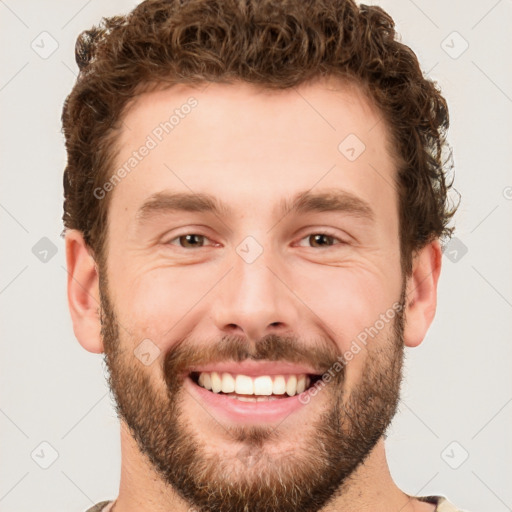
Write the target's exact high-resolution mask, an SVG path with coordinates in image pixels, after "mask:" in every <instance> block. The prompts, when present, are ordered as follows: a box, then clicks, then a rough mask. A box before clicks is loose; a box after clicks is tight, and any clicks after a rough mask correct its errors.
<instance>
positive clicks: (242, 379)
mask: <svg viewBox="0 0 512 512" xmlns="http://www.w3.org/2000/svg"><path fill="white" fill-rule="evenodd" d="M214 368H215V369H214ZM308 370H309V371H308ZM321 377H322V375H321V374H318V373H314V372H311V371H310V369H308V368H305V367H297V366H293V365H280V364H270V363H269V364H256V363H254V364H253V363H248V364H244V363H241V364H237V365H232V364H229V365H216V366H215V367H204V368H197V369H193V371H191V372H190V373H189V374H188V376H187V378H186V379H185V388H186V389H187V391H188V392H189V393H190V394H191V395H192V396H193V398H195V400H196V401H197V402H199V403H200V404H201V405H202V406H203V408H204V409H205V410H207V411H208V412H209V413H210V415H211V416H213V417H214V418H216V419H224V420H226V421H228V422H231V423H233V422H235V423H238V424H240V423H242V424H243V423H246V424H248V423H250V424H255V423H258V424H261V423H275V422H282V421H283V420H284V419H285V418H286V417H287V416H289V415H290V414H292V413H294V412H295V411H299V410H301V409H304V408H305V407H304V406H305V405H306V404H309V403H310V401H312V400H311V397H309V396H306V394H307V392H308V390H309V389H311V388H312V387H313V386H314V385H315V383H316V382H317V381H318V380H320V379H321ZM306 409H307V408H306Z"/></svg>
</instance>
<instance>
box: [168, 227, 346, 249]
mask: <svg viewBox="0 0 512 512" xmlns="http://www.w3.org/2000/svg"><path fill="white" fill-rule="evenodd" d="M189 235H194V236H200V237H203V238H205V239H207V240H209V238H208V237H207V236H206V235H201V234H199V233H184V234H182V235H178V236H175V237H174V238H172V239H171V240H169V241H168V242H166V245H176V244H173V243H172V242H174V241H175V240H178V241H179V239H180V238H183V237H186V236H189ZM314 235H321V236H326V237H329V238H332V239H333V240H337V241H338V242H339V243H338V244H332V245H326V246H324V247H326V248H329V247H332V246H333V245H346V244H347V242H345V241H344V240H342V239H341V238H338V237H337V236H335V235H333V234H331V233H328V232H326V231H318V232H317V231H315V232H311V233H309V234H308V235H305V236H303V237H302V238H301V239H300V240H299V241H300V242H301V241H302V240H304V239H306V238H309V237H312V236H314ZM179 247H180V248H181V249H187V250H193V249H191V248H189V247H181V246H179ZM202 247H204V246H198V248H202ZM207 247H211V245H210V246H207ZM301 247H302V246H301ZM311 248H312V249H317V247H311Z"/></svg>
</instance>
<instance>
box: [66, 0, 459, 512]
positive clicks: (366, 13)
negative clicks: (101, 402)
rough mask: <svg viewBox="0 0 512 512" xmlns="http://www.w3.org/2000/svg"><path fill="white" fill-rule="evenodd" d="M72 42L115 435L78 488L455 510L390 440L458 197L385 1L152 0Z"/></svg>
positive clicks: (169, 503)
mask: <svg viewBox="0 0 512 512" xmlns="http://www.w3.org/2000/svg"><path fill="white" fill-rule="evenodd" d="M76 56H77V62H78V64H79V67H80V75H79V77H78V80H77V83H76V85H75V87H74V89H73V91H72V92H71V94H70V96H69V97H68V98H67V100H66V103H65V106H64V111H63V125H64V133H65V136H66V147H67V151H68V164H67V168H66V171H65V176H64V189H65V204H64V210H65V212H64V222H65V226H66V249H67V264H68V271H69V280H68V300H69V306H70V311H71V315H72V319H73V326H74V332H75V334H76V337H77V338H78V340H79V342H80V343H81V344H82V346H83V347H84V348H85V349H86V350H88V351H90V352H94V353H101V352H104V353H105V361H106V363H107V366H108V369H109V385H110V388H111V389H112V392H113V394H114V397H115V400H116V406H117V407H116V408H117V413H118V415H119V418H120V420H121V446H122V470H121V485H120V489H119V495H118V497H117V499H115V500H111V501H104V502H102V503H98V504H97V505H96V506H95V507H93V508H91V509H90V511H100V510H104V511H110V512H132V511H153V512H160V511H162V512H163V511H173V512H181V511H183V512H185V511H218V512H228V511H230V512H231V511H233V512H238V511H239V512H242V511H244V512H253V511H254V512H256V511H284V512H291V511H323V512H333V511H353V512H356V511H357V512H362V511H370V510H371V511H372V512H379V511H381V512H383V511H387V512H388V511H390V510H392V511H402V512H412V511H416V512H420V511H433V510H437V511H439V512H448V511H454V510H457V509H456V508H455V507H454V506H453V505H451V504H450V503H449V502H448V501H447V500H446V498H444V497H440V496H437V497H433V496H432V497H415V496H409V495H407V494H406V493H404V492H402V491H401V490H400V489H399V488H398V486H397V485H396V484H395V483H394V482H393V480H392V478H391V475H390V472H389V469H388V466H387V463H386V456H385V449H384V439H385V433H386V430H387V428H388V426H389V424H390V422H391V420H392V418H393V416H394V414H395V411H396V407H397V403H398V400H399V391H400V382H401V376H402V372H401V369H402V359H403V351H404V347H405V346H408V347H415V346H417V345H419V344H420V343H421V342H422V340H423V339H424V337H425V334H426V332H427V330H428V328H429V326H430V324H431V322H432V320H433V318H434V314H435V309H436V293H437V283H438V278H439V274H440V267H441V248H440V239H441V238H442V237H449V236H450V234H451V233H452V231H453V228H449V227H448V222H449V220H450V218H451V217H452V216H453V214H454V210H449V209H448V207H447V192H448V189H449V185H448V184H447V183H446V181H445V172H446V168H445V166H444V161H443V157H442V155H443V151H444V150H445V149H446V146H447V145H446V142H445V132H446V129H447V128H448V110H447V106H446V102H445V100H444V99H443V97H442V96H441V94H440V92H439V90H438V89H437V87H436V86H435V84H433V83H432V82H431V81H429V80H427V79H425V78H424V77H423V76H422V73H421V71H420V68H419V65H418V62H417V59H416V57H415V55H414V53H413V52H412V51H411V50H410V49H409V48H408V47H406V46H404V45H403V44H401V43H399V42H397V41H396V40H395V32H394V28H393V21H392V19H391V18H390V17H389V16H388V15H387V14H386V13H385V12H384V11H383V10H381V9H380V8H378V7H367V6H360V7H358V6H357V5H356V4H354V3H353V2H352V1H346V0H321V1H315V2H289V1H281V0H273V1H261V0H253V1H251V0H248V1H247V2H240V1H235V0H222V1H220V0H218V1H214V0H189V1H181V2H178V1H172V0H170V1H164V0H157V1H147V2H143V3H142V4H140V5H139V6H138V7H136V8H135V9H134V11H133V12H132V13H130V14H129V15H128V16H126V17H115V18H111V19H106V20H104V21H103V24H102V25H101V26H100V27H97V28H93V29H92V30H90V31H88V32H85V33H83V34H82V35H81V36H80V37H79V39H78V42H77V49H76Z"/></svg>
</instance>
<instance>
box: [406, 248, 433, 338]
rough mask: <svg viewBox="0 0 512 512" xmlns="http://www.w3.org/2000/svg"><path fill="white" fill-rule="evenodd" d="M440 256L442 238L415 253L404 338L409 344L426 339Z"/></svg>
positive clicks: (407, 300) (408, 288)
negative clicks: (440, 240)
mask: <svg viewBox="0 0 512 512" xmlns="http://www.w3.org/2000/svg"><path fill="white" fill-rule="evenodd" d="M441 260H442V251H441V245H440V243H439V240H434V241H433V242H431V243H429V244H428V245H426V246H425V247H423V248H422V249H420V250H419V251H418V252H417V253H416V254H415V256H414V259H413V270H412V274H411V276H410V277H409V278H408V279H407V287H406V297H405V304H406V306H405V327H404V342H405V345H406V346H407V347H417V346H418V345H419V344H420V343H421V342H422V341H423V339H424V338H425V335H426V334H427V331H428V328H429V327H430V324H431V323H432V320H433V319H434V316H435V313H436V306H437V282H438V280H439V274H440V273H441Z"/></svg>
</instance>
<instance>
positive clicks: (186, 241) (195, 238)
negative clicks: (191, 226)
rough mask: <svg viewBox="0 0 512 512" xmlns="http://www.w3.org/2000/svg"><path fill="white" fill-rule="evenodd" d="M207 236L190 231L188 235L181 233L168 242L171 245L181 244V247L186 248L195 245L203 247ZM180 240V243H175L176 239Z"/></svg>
mask: <svg viewBox="0 0 512 512" xmlns="http://www.w3.org/2000/svg"><path fill="white" fill-rule="evenodd" d="M206 239H207V238H206V237H205V236H204V235H197V234H195V233H190V234H187V235H181V236H177V237H176V238H173V239H172V240H169V242H167V243H168V244H170V245H179V246H180V247H183V248H184V249H193V248H195V247H203V246H204V241H205V240H206ZM176 240H177V241H178V243H177V244H176V243H174V242H175V241H176Z"/></svg>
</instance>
